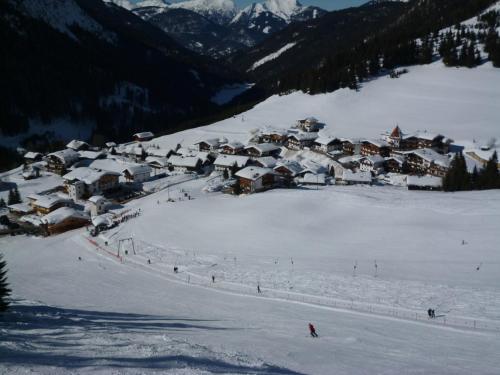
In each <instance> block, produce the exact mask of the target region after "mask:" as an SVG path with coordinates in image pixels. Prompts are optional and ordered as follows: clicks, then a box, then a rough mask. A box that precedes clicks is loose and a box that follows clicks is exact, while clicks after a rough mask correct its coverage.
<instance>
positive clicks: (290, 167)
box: [273, 160, 304, 186]
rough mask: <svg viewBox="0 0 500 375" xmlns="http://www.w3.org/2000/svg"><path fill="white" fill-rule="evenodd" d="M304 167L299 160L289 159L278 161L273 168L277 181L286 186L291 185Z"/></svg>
mask: <svg viewBox="0 0 500 375" xmlns="http://www.w3.org/2000/svg"><path fill="white" fill-rule="evenodd" d="M303 169H304V168H302V166H301V165H300V164H299V163H298V162H296V161H289V160H287V161H280V162H278V164H277V165H276V166H275V167H274V169H273V170H274V173H275V177H276V179H277V181H279V182H281V183H282V184H283V185H285V186H289V185H290V184H292V182H293V180H294V178H295V177H297V176H298V175H299V174H300V172H302V170H303Z"/></svg>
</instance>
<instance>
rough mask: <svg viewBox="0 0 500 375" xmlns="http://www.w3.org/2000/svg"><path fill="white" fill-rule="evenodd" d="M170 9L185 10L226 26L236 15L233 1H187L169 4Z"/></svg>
mask: <svg viewBox="0 0 500 375" xmlns="http://www.w3.org/2000/svg"><path fill="white" fill-rule="evenodd" d="M168 8H170V9H178V8H181V9H187V10H191V11H193V12H196V13H198V14H201V15H202V16H204V17H206V18H208V19H209V20H211V21H213V22H216V23H218V24H220V25H224V24H227V23H228V22H229V21H230V20H231V19H232V18H233V17H234V16H235V14H236V11H237V10H236V5H235V4H234V1H233V0H187V1H181V2H179V3H174V4H170V5H169V6H168Z"/></svg>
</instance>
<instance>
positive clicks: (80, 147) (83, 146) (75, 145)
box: [66, 139, 90, 151]
mask: <svg viewBox="0 0 500 375" xmlns="http://www.w3.org/2000/svg"><path fill="white" fill-rule="evenodd" d="M66 148H70V149H72V150H75V151H84V150H88V149H89V148H90V145H89V144H88V143H87V142H84V141H79V140H78V139H73V140H72V141H71V142H69V143H68V144H67V145H66Z"/></svg>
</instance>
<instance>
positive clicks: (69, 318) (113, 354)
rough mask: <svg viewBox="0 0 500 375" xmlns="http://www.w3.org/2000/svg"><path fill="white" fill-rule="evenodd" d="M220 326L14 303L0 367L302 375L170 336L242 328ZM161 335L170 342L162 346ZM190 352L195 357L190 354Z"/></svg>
mask: <svg viewBox="0 0 500 375" xmlns="http://www.w3.org/2000/svg"><path fill="white" fill-rule="evenodd" d="M221 323H222V322H221V321H218V320H204V319H190V318H187V319H186V318H171V317H164V316H155V315H142V314H128V313H117V312H101V311H88V310H79V309H65V308H59V307H51V306H45V305H41V304H38V305H26V304H23V303H19V302H15V303H14V304H13V305H12V307H11V308H10V309H9V310H8V312H7V313H4V314H3V315H0V332H1V341H0V358H1V360H0V368H1V366H2V365H3V366H20V367H27V366H28V367H29V366H55V367H61V368H65V369H69V370H70V371H75V370H78V369H83V368H89V367H99V368H109V369H113V368H114V369H120V368H121V369H131V370H133V369H141V370H147V369H151V370H153V371H156V370H158V369H164V370H172V369H173V370H175V369H185V368H192V369H196V370H199V371H207V372H211V373H219V374H220V373H233V374H277V375H278V374H288V375H300V373H297V372H294V371H292V370H288V369H286V368H282V367H278V366H273V365H268V364H266V363H263V364H261V365H259V366H253V365H250V364H247V363H245V362H244V361H243V362H242V361H240V360H239V359H237V360H235V361H229V356H228V360H223V359H221V356H220V355H216V354H215V353H213V352H212V351H211V350H209V349H206V351H205V352H202V353H200V352H199V347H197V346H196V345H194V346H193V345H190V344H188V343H187V342H184V341H180V340H178V339H174V338H171V337H169V333H179V332H196V331H205V332H206V331H230V330H239V329H240V328H227V327H223V326H221ZM148 336H149V337H148ZM162 336H165V337H166V341H165V342H163V341H162V340H160V341H159V342H158V337H162ZM150 340H151V341H150ZM155 340H156V341H155ZM135 345H144V346H148V345H151V346H153V347H155V348H156V349H157V350H158V351H153V353H156V354H154V355H152V354H150V355H144V354H143V353H142V352H141V351H137V349H135ZM186 345H188V347H187V354H184V353H179V350H178V347H184V348H185V347H186ZM191 352H193V353H194V354H193V355H190V353H191ZM158 353H160V354H158ZM0 372H1V371H0Z"/></svg>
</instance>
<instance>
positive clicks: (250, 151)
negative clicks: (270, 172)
mask: <svg viewBox="0 0 500 375" xmlns="http://www.w3.org/2000/svg"><path fill="white" fill-rule="evenodd" d="M245 152H246V153H247V155H249V156H252V157H255V158H260V157H263V156H275V155H278V154H279V153H280V152H281V147H280V146H278V145H275V144H274V143H259V144H256V145H250V146H247V147H245Z"/></svg>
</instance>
